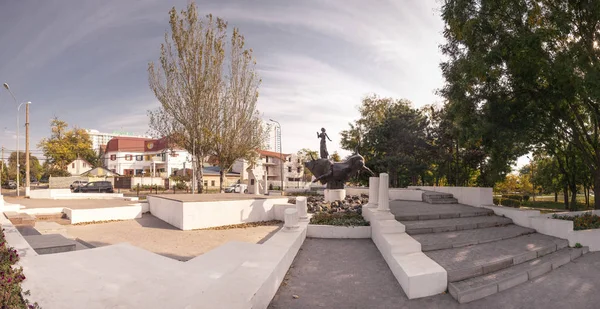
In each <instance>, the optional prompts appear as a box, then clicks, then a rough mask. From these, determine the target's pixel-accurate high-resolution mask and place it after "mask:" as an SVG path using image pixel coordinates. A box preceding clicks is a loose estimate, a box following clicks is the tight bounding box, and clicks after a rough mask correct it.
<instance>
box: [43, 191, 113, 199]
mask: <svg viewBox="0 0 600 309" xmlns="http://www.w3.org/2000/svg"><path fill="white" fill-rule="evenodd" d="M122 198H123V193H70V192H69V193H65V194H54V195H53V196H52V199H55V200H89V199H93V200H105V199H122Z"/></svg>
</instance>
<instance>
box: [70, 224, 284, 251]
mask: <svg viewBox="0 0 600 309" xmlns="http://www.w3.org/2000/svg"><path fill="white" fill-rule="evenodd" d="M64 228H65V229H66V231H65V232H66V234H67V235H68V236H69V237H71V238H79V239H81V240H83V241H85V242H86V243H89V244H91V245H93V246H96V247H101V246H107V245H114V244H118V243H122V242H126V243H129V244H131V245H134V246H136V247H140V248H143V249H146V250H148V251H152V252H154V253H158V254H161V255H163V256H167V257H170V258H174V259H177V260H180V261H187V260H189V259H191V258H193V257H196V256H198V255H201V254H203V253H205V252H208V251H210V250H212V249H214V248H216V247H218V246H220V245H222V244H224V243H226V242H229V241H234V240H235V241H244V242H250V243H262V242H264V241H265V240H266V239H268V238H269V237H270V236H271V235H273V234H274V233H275V232H276V231H277V230H279V228H280V225H272V226H257V227H249V228H236V229H229V230H195V231H182V230H179V229H177V228H175V227H173V226H171V225H169V224H168V223H166V222H164V221H162V220H160V219H158V218H156V217H154V216H152V215H149V214H144V215H143V216H142V218H140V219H135V220H127V221H119V222H109V223H98V224H89V225H67V226H64Z"/></svg>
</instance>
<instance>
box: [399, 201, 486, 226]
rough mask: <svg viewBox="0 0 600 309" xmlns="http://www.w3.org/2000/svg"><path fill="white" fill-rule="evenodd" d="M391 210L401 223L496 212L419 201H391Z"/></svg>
mask: <svg viewBox="0 0 600 309" xmlns="http://www.w3.org/2000/svg"><path fill="white" fill-rule="evenodd" d="M390 210H391V212H392V213H393V214H394V215H395V216H396V219H397V220H400V221H413V220H436V219H448V218H458V217H460V216H461V215H463V216H487V215H490V214H493V213H494V212H493V211H492V210H489V209H485V208H478V207H472V206H467V205H462V204H435V205H434V204H428V203H424V202H418V201H404V200H394V201H390Z"/></svg>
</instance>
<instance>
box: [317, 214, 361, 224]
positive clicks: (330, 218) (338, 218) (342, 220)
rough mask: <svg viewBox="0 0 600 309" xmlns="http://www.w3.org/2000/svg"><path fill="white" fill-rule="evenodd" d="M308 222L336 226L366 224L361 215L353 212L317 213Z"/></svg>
mask: <svg viewBox="0 0 600 309" xmlns="http://www.w3.org/2000/svg"><path fill="white" fill-rule="evenodd" d="M310 224H321V225H337V226H368V225H369V222H367V221H365V219H364V218H363V216H361V215H360V214H358V213H355V212H336V213H332V214H330V213H324V212H321V213H317V214H314V215H313V217H312V218H310Z"/></svg>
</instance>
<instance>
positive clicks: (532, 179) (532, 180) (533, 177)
mask: <svg viewBox="0 0 600 309" xmlns="http://www.w3.org/2000/svg"><path fill="white" fill-rule="evenodd" d="M527 159H529V164H530V165H531V186H532V187H533V202H535V174H534V173H535V170H534V161H533V160H532V159H531V158H529V156H527Z"/></svg>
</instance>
